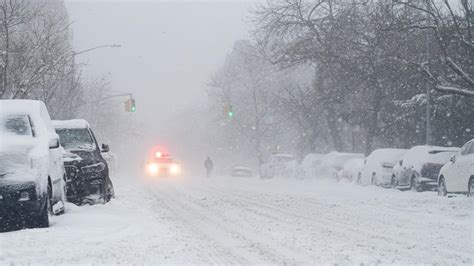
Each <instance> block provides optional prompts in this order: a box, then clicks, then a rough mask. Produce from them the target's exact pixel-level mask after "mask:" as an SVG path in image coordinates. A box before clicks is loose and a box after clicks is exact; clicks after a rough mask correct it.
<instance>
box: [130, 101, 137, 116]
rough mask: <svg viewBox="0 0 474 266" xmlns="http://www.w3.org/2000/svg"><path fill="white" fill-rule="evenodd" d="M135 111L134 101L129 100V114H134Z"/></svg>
mask: <svg viewBox="0 0 474 266" xmlns="http://www.w3.org/2000/svg"><path fill="white" fill-rule="evenodd" d="M135 111H137V107H136V106H135V99H133V98H132V99H130V112H133V113H134V112H135Z"/></svg>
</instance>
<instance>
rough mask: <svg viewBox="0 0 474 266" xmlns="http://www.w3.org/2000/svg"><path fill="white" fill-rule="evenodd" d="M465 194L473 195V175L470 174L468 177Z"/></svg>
mask: <svg viewBox="0 0 474 266" xmlns="http://www.w3.org/2000/svg"><path fill="white" fill-rule="evenodd" d="M467 196H468V197H474V176H471V178H469V183H468V187H467Z"/></svg>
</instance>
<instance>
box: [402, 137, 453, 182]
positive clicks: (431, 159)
mask: <svg viewBox="0 0 474 266" xmlns="http://www.w3.org/2000/svg"><path fill="white" fill-rule="evenodd" d="M458 151H459V148H454V147H438V146H427V145H422V146H415V147H412V148H411V149H409V150H408V151H407V152H406V153H405V155H403V157H402V162H401V166H400V168H397V169H395V170H394V171H393V177H394V182H395V183H396V186H398V187H400V188H404V187H407V188H410V189H411V190H413V191H424V190H432V189H435V188H436V187H437V185H438V175H439V171H440V169H441V167H443V165H445V164H446V163H447V162H449V160H450V158H451V157H452V156H453V155H455V154H457V153H458Z"/></svg>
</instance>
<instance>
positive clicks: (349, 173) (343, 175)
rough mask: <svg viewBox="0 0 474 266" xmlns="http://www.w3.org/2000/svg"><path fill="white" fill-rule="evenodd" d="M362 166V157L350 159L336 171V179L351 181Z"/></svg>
mask: <svg viewBox="0 0 474 266" xmlns="http://www.w3.org/2000/svg"><path fill="white" fill-rule="evenodd" d="M363 166H364V159H362V158H354V159H350V160H348V161H347V162H346V163H345V164H344V165H343V166H342V169H341V170H339V171H338V172H337V179H338V180H339V181H341V180H347V181H349V182H353V181H355V180H356V177H357V175H358V174H359V173H360V171H361V169H362V167H363Z"/></svg>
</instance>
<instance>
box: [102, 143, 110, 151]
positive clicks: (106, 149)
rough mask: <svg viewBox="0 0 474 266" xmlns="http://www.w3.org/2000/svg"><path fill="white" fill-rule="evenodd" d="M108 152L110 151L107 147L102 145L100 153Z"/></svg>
mask: <svg viewBox="0 0 474 266" xmlns="http://www.w3.org/2000/svg"><path fill="white" fill-rule="evenodd" d="M109 151H110V148H109V145H107V144H102V149H101V152H109Z"/></svg>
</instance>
